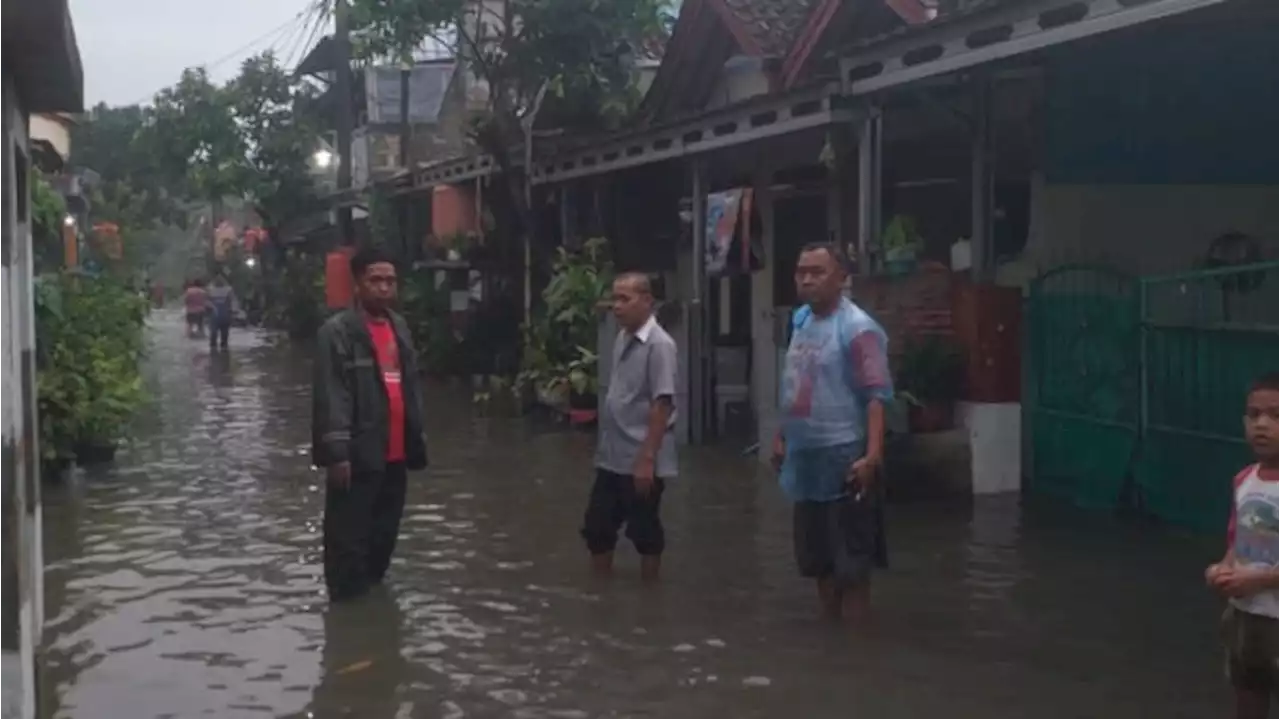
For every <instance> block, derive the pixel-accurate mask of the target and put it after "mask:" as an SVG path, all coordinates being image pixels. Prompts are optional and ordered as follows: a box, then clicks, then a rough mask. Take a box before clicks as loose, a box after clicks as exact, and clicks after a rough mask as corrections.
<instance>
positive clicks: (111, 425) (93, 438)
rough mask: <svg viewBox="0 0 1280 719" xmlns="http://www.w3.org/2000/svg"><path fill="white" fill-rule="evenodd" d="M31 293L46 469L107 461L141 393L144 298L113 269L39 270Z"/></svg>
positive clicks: (138, 401)
mask: <svg viewBox="0 0 1280 719" xmlns="http://www.w3.org/2000/svg"><path fill="white" fill-rule="evenodd" d="M35 295H36V303H35V304H36V326H37V346H36V363H37V375H36V386H37V397H38V401H39V405H40V412H41V423H40V433H41V445H42V448H41V455H42V456H41V459H42V461H43V462H44V463H45V469H46V470H47V471H49V472H50V473H51V474H54V475H56V474H58V473H60V472H61V471H62V470H64V469H65V468H66V467H67V466H68V465H69V463H70V460H71V458H72V457H75V458H76V459H77V460H79V461H80V462H81V464H88V463H94V462H97V461H104V460H105V461H109V460H110V459H111V458H112V457H113V456H114V454H115V447H116V445H117V443H118V442H119V441H120V439H122V438H123V437H124V434H125V427H126V425H127V423H128V420H129V419H130V417H132V415H133V413H134V412H135V411H136V410H137V408H138V407H139V406H140V405H141V403H142V401H143V390H142V378H141V374H140V372H139V368H138V365H139V361H140V360H141V357H142V353H143V323H144V321H145V317H146V312H147V306H146V305H147V301H146V299H145V298H142V297H139V296H138V295H137V294H136V293H134V292H132V291H131V290H130V288H128V287H127V286H126V285H125V284H123V283H122V282H120V281H117V280H116V279H113V278H111V277H107V276H103V277H85V276H79V275H75V274H71V273H63V274H59V275H50V276H46V277H41V278H39V280H38V281H37V283H36V292H35Z"/></svg>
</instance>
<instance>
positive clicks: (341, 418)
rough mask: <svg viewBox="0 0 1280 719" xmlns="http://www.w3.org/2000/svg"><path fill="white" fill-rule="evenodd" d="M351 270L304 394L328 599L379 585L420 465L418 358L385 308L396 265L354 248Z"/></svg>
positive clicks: (400, 323) (423, 454)
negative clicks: (318, 485)
mask: <svg viewBox="0 0 1280 719" xmlns="http://www.w3.org/2000/svg"><path fill="white" fill-rule="evenodd" d="M351 274H352V277H353V279H354V280H355V294H356V306H355V307H353V308H351V309H347V310H343V311H342V312H339V313H338V314H336V315H334V316H333V317H330V318H329V320H328V321H327V322H325V323H324V326H322V327H321V328H320V333H319V336H318V338H317V347H316V362H315V377H314V379H313V382H312V392H311V395H312V418H311V433H312V455H313V459H314V461H315V463H316V465H317V466H320V467H323V468H324V469H325V472H326V474H327V479H328V482H327V486H326V488H325V505H324V576H325V584H326V585H327V586H328V589H329V598H330V599H331V600H334V601H341V600H343V599H349V598H353V597H357V596H359V595H361V594H364V593H365V591H366V590H368V589H369V587H370V585H372V584H376V583H378V582H380V581H382V578H383V576H385V575H386V572H387V567H388V566H389V565H390V564H391V553H392V551H394V549H395V545H396V537H397V535H398V534H399V532H400V516H401V514H402V513H403V512H404V496H405V479H406V477H405V473H406V471H407V470H418V469H422V468H424V467H426V465H427V446H426V439H425V437H424V436H423V427H422V383H421V381H420V379H419V374H418V361H417V355H416V353H415V352H414V349H413V343H412V341H411V339H410V336H409V330H408V327H407V326H406V325H405V322H404V319H403V318H401V317H400V315H398V314H396V313H395V312H393V311H392V310H391V305H392V303H393V302H394V301H395V297H396V267H395V264H394V263H393V262H392V261H391V259H390V258H389V257H388V256H386V255H384V254H383V253H382V252H381V251H379V250H378V249H376V248H371V249H363V250H360V251H359V252H357V253H356V254H355V255H354V256H353V257H352V258H351Z"/></svg>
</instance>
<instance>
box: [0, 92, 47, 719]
mask: <svg viewBox="0 0 1280 719" xmlns="http://www.w3.org/2000/svg"><path fill="white" fill-rule="evenodd" d="M3 124H4V178H3V183H2V184H3V188H4V246H3V257H2V259H3V283H2V286H3V294H4V297H3V308H2V309H0V324H2V332H0V336H3V355H2V357H3V375H4V392H3V395H4V399H3V402H4V432H3V437H4V445H3V462H4V465H3V471H2V472H0V475H2V479H0V482H2V483H3V513H4V515H3V516H4V541H3V546H4V549H3V556H4V569H3V571H4V577H3V582H4V586H5V592H4V595H3V597H4V599H3V615H4V616H3V625H2V626H3V630H2V631H0V639H2V640H3V641H2V646H3V655H4V680H3V681H4V687H5V691H4V716H5V717H11V716H24V717H31V716H35V715H36V714H35V711H36V704H35V702H36V677H35V653H36V651H38V648H39V645H40V629H41V627H42V626H43V625H44V618H43V606H44V596H43V586H44V585H43V574H42V569H43V567H44V562H43V556H42V551H41V536H42V532H41V508H40V481H39V456H40V452H39V446H38V444H37V439H38V434H37V427H38V426H39V425H38V423H37V417H36V405H35V318H34V307H33V304H32V294H31V292H32V256H31V226H30V193H29V184H28V175H27V173H28V172H29V168H30V166H31V165H30V157H31V155H30V145H29V142H28V135H27V117H26V113H25V112H23V110H22V106H21V103H20V100H19V98H18V97H17V95H16V92H15V89H14V82H13V79H12V78H11V76H10V75H9V74H8V72H6V73H5V74H4V100H3ZM19 677H20V679H19Z"/></svg>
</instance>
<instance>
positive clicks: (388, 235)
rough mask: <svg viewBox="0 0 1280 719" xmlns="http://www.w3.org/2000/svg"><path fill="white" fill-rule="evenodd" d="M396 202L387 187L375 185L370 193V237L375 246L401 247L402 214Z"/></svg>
mask: <svg viewBox="0 0 1280 719" xmlns="http://www.w3.org/2000/svg"><path fill="white" fill-rule="evenodd" d="M398 209H399V208H397V207H396V201H395V198H394V196H393V195H392V194H391V192H390V191H389V190H387V188H386V187H384V186H382V185H374V187H373V190H372V191H370V192H369V236H370V239H371V241H372V242H373V244H376V245H380V246H383V247H399V245H400V213H399V211H398Z"/></svg>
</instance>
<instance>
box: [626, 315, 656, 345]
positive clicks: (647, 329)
mask: <svg viewBox="0 0 1280 719" xmlns="http://www.w3.org/2000/svg"><path fill="white" fill-rule="evenodd" d="M657 326H658V321H657V320H655V319H654V318H653V315H649V319H647V320H645V323H644V324H642V325H640V329H638V330H636V333H635V334H634V335H632V337H635V338H636V339H638V340H640V341H641V342H642V343H643V342H648V341H649V334H650V333H652V332H653V328H654V327H657Z"/></svg>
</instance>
